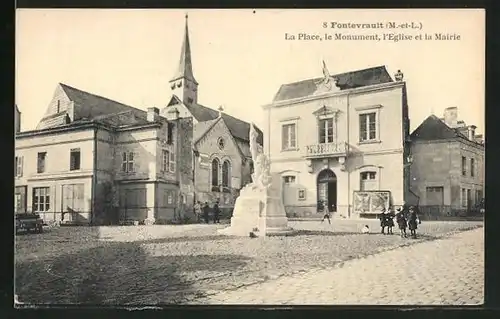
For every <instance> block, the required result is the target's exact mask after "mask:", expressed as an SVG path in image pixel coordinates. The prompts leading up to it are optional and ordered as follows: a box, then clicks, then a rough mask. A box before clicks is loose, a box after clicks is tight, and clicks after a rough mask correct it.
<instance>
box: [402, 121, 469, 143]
mask: <svg viewBox="0 0 500 319" xmlns="http://www.w3.org/2000/svg"><path fill="white" fill-rule="evenodd" d="M410 138H411V139H412V140H426V141H432V140H444V139H453V138H465V139H467V136H465V135H464V134H462V133H460V132H459V130H457V129H454V128H451V127H449V126H448V125H446V123H444V122H443V121H442V120H441V119H439V118H438V117H437V116H435V115H430V116H429V117H427V118H426V119H425V120H424V121H423V122H422V124H420V125H419V126H418V127H417V128H416V129H415V130H414V131H413V132H412V133H411V134H410Z"/></svg>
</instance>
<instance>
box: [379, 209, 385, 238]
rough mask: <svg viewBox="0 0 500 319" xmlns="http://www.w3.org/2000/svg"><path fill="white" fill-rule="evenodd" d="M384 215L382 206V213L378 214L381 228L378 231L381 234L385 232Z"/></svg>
mask: <svg viewBox="0 0 500 319" xmlns="http://www.w3.org/2000/svg"><path fill="white" fill-rule="evenodd" d="M386 216H387V214H386V213H385V208H382V213H381V214H380V216H379V219H380V228H381V231H380V233H382V234H385V231H384V230H385V227H386V226H387V225H386V218H387V217H386Z"/></svg>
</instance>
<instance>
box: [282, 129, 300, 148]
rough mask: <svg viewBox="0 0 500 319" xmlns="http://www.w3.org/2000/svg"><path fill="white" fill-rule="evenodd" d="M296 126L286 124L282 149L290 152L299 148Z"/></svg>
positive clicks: (283, 130) (283, 131)
mask: <svg viewBox="0 0 500 319" xmlns="http://www.w3.org/2000/svg"><path fill="white" fill-rule="evenodd" d="M295 130H296V125H295V124H284V125H283V126H282V130H281V149H282V150H290V149H295V148H296V147H297V140H296V136H295Z"/></svg>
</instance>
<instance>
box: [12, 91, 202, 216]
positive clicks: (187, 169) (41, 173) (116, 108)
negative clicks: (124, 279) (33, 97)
mask: <svg viewBox="0 0 500 319" xmlns="http://www.w3.org/2000/svg"><path fill="white" fill-rule="evenodd" d="M192 132H193V130H192V120H191V119H189V118H188V119H181V118H178V117H177V114H176V113H172V114H170V118H168V119H167V118H165V117H162V116H160V115H159V110H158V109H157V108H149V109H148V110H147V111H143V110H139V109H136V108H133V107H130V106H128V105H125V104H122V103H119V102H116V101H112V100H109V99H107V98H104V97H101V96H97V95H94V94H91V93H88V92H85V91H82V90H79V89H76V88H73V87H70V86H68V85H65V84H59V85H58V86H57V88H56V91H55V93H54V96H53V99H52V101H51V102H50V104H49V106H48V108H47V111H46V113H45V116H44V117H43V118H42V120H41V121H40V122H39V124H38V126H37V129H36V130H32V131H24V132H19V133H17V134H16V142H15V210H16V212H17V213H19V212H26V211H28V212H34V213H38V214H40V216H41V217H42V218H43V219H44V220H46V221H50V220H56V221H60V220H62V221H64V222H74V223H84V224H85V223H93V224H106V223H117V222H119V221H133V220H136V221H140V222H143V221H151V222H153V221H155V220H156V221H159V222H160V221H168V220H171V219H174V218H175V217H176V216H175V215H176V213H179V207H182V205H183V204H185V203H187V202H189V201H192V199H193V197H194V195H193V185H192V184H193V176H192V165H191V161H187V162H185V163H183V165H178V163H179V162H180V161H181V159H186V158H188V159H189V158H191V157H192V148H191V147H190V145H191V143H192Z"/></svg>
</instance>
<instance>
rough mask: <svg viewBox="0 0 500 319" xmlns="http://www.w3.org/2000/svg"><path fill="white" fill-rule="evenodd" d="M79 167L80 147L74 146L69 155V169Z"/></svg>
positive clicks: (73, 169) (72, 169)
mask: <svg viewBox="0 0 500 319" xmlns="http://www.w3.org/2000/svg"><path fill="white" fill-rule="evenodd" d="M79 169H80V149H79V148H74V149H72V150H71V151H70V155H69V170H70V171H75V170H79Z"/></svg>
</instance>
